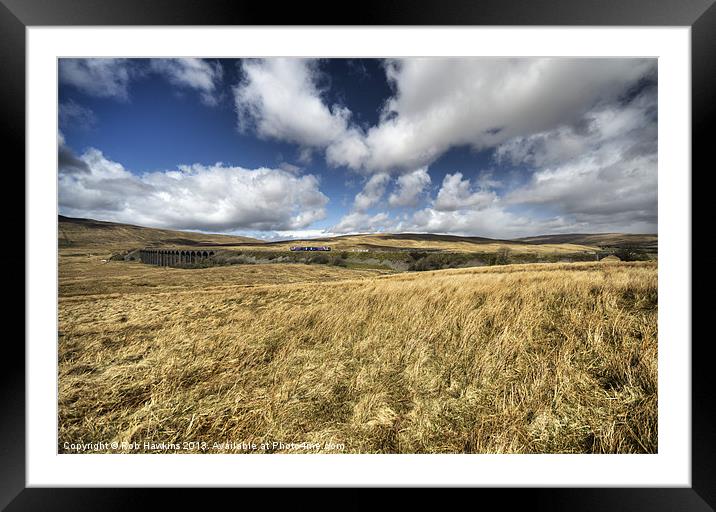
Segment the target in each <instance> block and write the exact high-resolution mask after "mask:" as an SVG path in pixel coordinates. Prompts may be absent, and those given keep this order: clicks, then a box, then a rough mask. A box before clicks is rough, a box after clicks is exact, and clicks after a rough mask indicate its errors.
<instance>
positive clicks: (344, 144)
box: [58, 58, 657, 239]
mask: <svg viewBox="0 0 716 512" xmlns="http://www.w3.org/2000/svg"><path fill="white" fill-rule="evenodd" d="M59 84H60V85H59V105H58V107H59V109H58V112H59V120H58V124H59V135H58V141H59V142H58V144H59V169H58V180H59V208H60V213H61V214H63V215H69V216H75V217H89V218H95V219H101V220H110V221H118V222H127V223H133V224H140V225H146V226H153V227H162V228H175V229H189V230H199V231H209V232H226V233H237V234H248V235H252V236H258V237H261V238H266V239H276V238H289V237H302V236H325V235H331V234H341V233H354V232H378V231H380V232H431V233H451V234H460V235H476V236H488V237H495V238H514V237H519V236H528V235H536V234H547V233H563V232H609V231H621V232H656V228H657V216H656V210H657V180H656V178H657V176H656V169H657V164H656V162H657V140H656V126H657V105H656V61H655V60H648V59H647V60H645V59H484V58H482V59H478V58H460V59H450V58H431V59H417V58H414V59H402V60H395V59H390V60H383V59H319V60H316V59H292V58H288V59H274V58H272V59H251V60H240V59H158V60H157V59H153V60H149V59H61V60H60V65H59Z"/></svg>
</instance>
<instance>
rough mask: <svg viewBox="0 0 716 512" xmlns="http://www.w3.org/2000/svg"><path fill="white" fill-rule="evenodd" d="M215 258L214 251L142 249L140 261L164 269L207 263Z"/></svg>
mask: <svg viewBox="0 0 716 512" xmlns="http://www.w3.org/2000/svg"><path fill="white" fill-rule="evenodd" d="M213 256H214V251H193V250H182V249H142V250H141V251H139V259H140V261H141V262H142V263H148V264H149V265H160V266H162V267H180V266H183V265H191V264H193V263H200V262H202V261H206V260H208V259H210V258H212V257H213Z"/></svg>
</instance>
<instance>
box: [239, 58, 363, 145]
mask: <svg viewBox="0 0 716 512" xmlns="http://www.w3.org/2000/svg"><path fill="white" fill-rule="evenodd" d="M241 69H242V71H243V74H244V77H243V79H242V80H241V82H240V83H239V84H238V85H237V86H236V87H234V99H235V104H236V111H237V113H238V116H239V128H240V129H246V128H248V127H249V126H251V127H255V129H256V132H257V133H258V135H259V136H261V137H265V138H274V139H279V140H285V141H289V142H295V143H297V144H300V145H302V146H309V147H319V148H323V147H326V146H327V145H329V144H330V143H332V142H334V141H336V140H339V139H340V138H341V137H342V136H343V134H344V133H345V132H346V129H347V126H348V119H349V117H350V111H348V110H347V109H345V108H344V107H341V106H340V105H334V106H332V107H330V108H329V107H328V106H326V105H325V104H324V103H323V100H322V98H321V91H319V90H318V87H317V85H316V73H317V67H316V63H315V61H312V60H309V59H298V58H271V59H265V60H246V61H244V62H243V64H242V66H241Z"/></svg>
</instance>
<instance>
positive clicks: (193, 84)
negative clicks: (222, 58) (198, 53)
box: [150, 58, 224, 106]
mask: <svg viewBox="0 0 716 512" xmlns="http://www.w3.org/2000/svg"><path fill="white" fill-rule="evenodd" d="M150 69H151V70H152V71H154V72H156V73H159V74H162V75H164V76H165V77H166V78H167V80H169V82H170V83H172V84H173V85H175V86H178V87H188V88H190V89H194V90H196V91H198V93H199V96H200V98H201V101H202V102H203V103H204V104H206V105H209V106H214V105H216V104H217V103H218V101H219V97H218V88H219V87H218V86H219V84H220V82H221V79H222V77H223V75H224V72H223V68H222V67H221V64H220V63H218V62H213V63H212V62H209V61H206V60H203V59H194V58H184V59H152V60H151V61H150Z"/></svg>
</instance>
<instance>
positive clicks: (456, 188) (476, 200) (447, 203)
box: [434, 172, 497, 211]
mask: <svg viewBox="0 0 716 512" xmlns="http://www.w3.org/2000/svg"><path fill="white" fill-rule="evenodd" d="M495 202H497V194H495V193H494V192H492V191H489V190H474V189H473V187H472V185H471V183H470V180H469V179H463V178H462V173H461V172H456V173H455V174H446V175H445V178H444V179H443V184H442V187H441V188H440V190H439V191H438V196H437V198H436V199H435V202H434V208H435V210H438V211H454V210H461V209H465V208H472V209H481V208H485V207H487V206H490V205H491V204H494V203H495Z"/></svg>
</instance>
